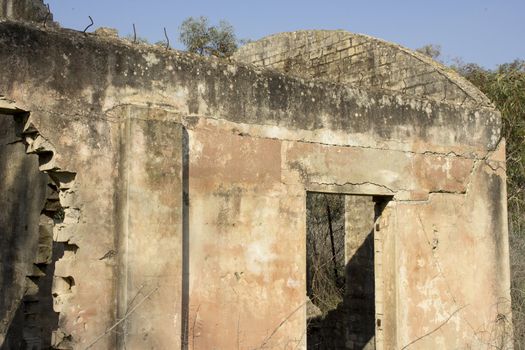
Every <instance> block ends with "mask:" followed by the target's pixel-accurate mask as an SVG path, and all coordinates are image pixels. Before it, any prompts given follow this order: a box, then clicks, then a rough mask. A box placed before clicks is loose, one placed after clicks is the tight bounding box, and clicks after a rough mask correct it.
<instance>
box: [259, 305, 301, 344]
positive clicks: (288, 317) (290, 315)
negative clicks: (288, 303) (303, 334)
mask: <svg viewBox="0 0 525 350" xmlns="http://www.w3.org/2000/svg"><path fill="white" fill-rule="evenodd" d="M307 302H308V300H307V301H305V302H304V303H302V304H301V305H299V306H298V307H297V308H296V309H295V310H293V311H292V312H291V313H290V314H289V315H288V316H286V318H285V319H284V320H282V321H281V323H279V325H278V326H277V327H275V329H274V330H273V332H272V333H271V334H270V335H269V336H268V337H266V339H265V340H264V341H263V342H262V344H261V345H260V346H259V347H258V348H257V349H262V348H264V347H265V346H266V344H268V342H269V341H270V339H271V338H272V337H273V336H274V335H275V333H277V331H278V330H279V329H280V328H281V327H282V326H283V324H285V323H286V321H288V320H289V319H290V317H292V315H293V314H295V313H296V312H297V311H299V310H300V309H301V308H302V307H303V306H304V305H306V303H307Z"/></svg>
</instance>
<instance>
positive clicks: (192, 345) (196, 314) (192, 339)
mask: <svg viewBox="0 0 525 350" xmlns="http://www.w3.org/2000/svg"><path fill="white" fill-rule="evenodd" d="M200 308H201V304H199V305H198V306H197V310H196V311H195V318H194V319H193V326H192V328H191V348H192V349H195V327H196V325H197V319H198V317H199V309H200Z"/></svg>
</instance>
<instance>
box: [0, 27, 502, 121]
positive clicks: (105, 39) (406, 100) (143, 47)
mask: <svg viewBox="0 0 525 350" xmlns="http://www.w3.org/2000/svg"><path fill="white" fill-rule="evenodd" d="M2 22H5V23H11V24H16V25H19V26H24V27H26V28H27V29H30V30H39V31H42V32H47V33H53V34H55V35H59V36H63V37H66V38H68V40H71V38H75V40H76V39H78V38H86V39H89V40H95V41H97V42H100V43H105V44H108V45H115V46H118V45H120V46H121V47H126V48H129V49H132V50H135V51H138V52H140V53H149V52H152V53H155V54H158V55H161V57H162V59H164V60H167V59H173V57H178V58H181V59H188V60H193V61H198V62H200V63H203V64H208V65H210V66H211V67H213V68H216V67H217V65H218V64H223V65H228V66H232V67H234V68H235V67H241V68H244V69H247V70H249V71H251V72H253V73H255V74H256V75H258V76H261V75H267V74H268V73H267V72H272V75H274V76H276V77H282V78H283V79H287V80H289V81H292V82H294V81H295V82H298V83H300V84H304V85H306V84H308V85H310V86H311V87H312V86H320V87H341V88H343V89H346V90H349V91H353V92H354V94H355V95H362V94H365V95H367V94H377V93H380V94H382V95H385V96H389V97H392V98H396V100H398V101H402V104H403V105H410V104H411V101H421V102H428V101H431V102H434V103H437V104H438V105H446V106H451V107H453V108H457V107H460V108H464V107H465V106H462V105H460V104H458V103H453V102H451V101H447V100H436V99H431V98H428V97H425V96H418V95H407V94H404V93H402V92H400V91H395V90H389V89H381V88H372V87H369V88H363V87H359V86H353V85H350V84H344V83H339V82H333V81H329V80H328V81H327V80H319V79H308V78H305V77H301V76H297V75H292V74H286V73H283V72H281V71H279V70H277V69H272V68H264V67H258V66H255V65H253V64H251V63H244V62H238V61H236V60H235V59H234V58H222V57H216V56H210V57H208V56H202V55H199V54H196V53H191V52H186V51H181V50H177V49H174V48H168V49H167V48H166V47H164V46H159V45H155V44H149V43H139V42H136V43H134V42H133V41H131V40H129V39H126V38H123V37H118V36H115V35H106V33H105V31H102V32H98V33H97V31H95V32H86V33H84V32H82V31H79V30H75V29H70V28H61V27H51V26H47V27H45V26H43V25H40V24H36V23H29V22H20V21H13V20H6V19H0V24H2ZM305 32H308V31H305ZM321 32H322V31H321ZM325 32H337V30H336V31H330V30H325ZM339 32H342V33H345V34H348V33H349V32H346V31H343V30H339ZM289 33H293V32H289ZM289 33H284V34H289ZM282 34H283V33H280V34H274V35H272V36H278V35H282ZM350 34H351V33H350ZM261 40H264V39H261ZM374 40H379V39H374ZM255 43H257V42H254V43H251V44H255ZM251 44H248V45H251ZM392 45H395V44H392ZM407 50H408V49H407ZM408 51H410V50H408ZM436 64H438V63H436ZM475 89H476V88H475ZM480 93H481V92H480ZM483 96H484V95H483ZM477 107H478V108H481V109H485V110H490V111H496V112H498V115H499V111H497V109H496V108H495V107H494V106H493V105H492V104H491V103H489V104H486V105H480V104H479V103H478V104H477Z"/></svg>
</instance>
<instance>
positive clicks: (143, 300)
mask: <svg viewBox="0 0 525 350" xmlns="http://www.w3.org/2000/svg"><path fill="white" fill-rule="evenodd" d="M158 289H159V287H156V288H154V289H153V290H152V291H151V292H149V293H148V294H146V296H144V298H142V300H141V301H140V302H138V303H137V305H135V306H134V307H133V308H132V309H131V310H129V311H128V312H126V314H125V315H124V317H122V318H121V319H120V320H118V321H117V322H115V323H114V324H113V326H111V327H109V328H108V329H106V331H105V332H104V333H102V334H101V335H99V336H98V337H97V338H96V339H95V340H93V341H92V342H91V343H90V344H89V345H88V346H86V348H85V349H84V350H88V349H91V348H92V347H93V346H94V345H95V344H96V343H97V342H98V341H99V340H100V339H102V338H104V337H105V336H106V335H107V334H108V333H110V332H111V331H112V330H113V329H115V328H117V326H118V325H119V324H121V323H122V322H124V321H125V320H126V319H127V318H128V317H129V316H131V314H133V313H134V312H135V310H137V309H138V307H139V306H140V305H142V303H144V302H145V301H146V300H147V299H149V297H150V296H151V295H152V294H153V293H155V292H156V291H157V290H158Z"/></svg>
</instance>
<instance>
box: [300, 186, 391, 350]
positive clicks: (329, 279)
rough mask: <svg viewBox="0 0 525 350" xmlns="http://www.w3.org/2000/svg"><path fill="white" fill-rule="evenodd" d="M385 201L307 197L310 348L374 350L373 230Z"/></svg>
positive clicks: (326, 195) (312, 194)
mask: <svg viewBox="0 0 525 350" xmlns="http://www.w3.org/2000/svg"><path fill="white" fill-rule="evenodd" d="M387 201H388V198H386V197H377V196H364V195H345V194H329V193H315V192H308V193H307V200H306V218H307V224H306V227H307V233H306V250H307V251H306V271H307V276H306V277H307V278H306V280H307V283H306V285H307V291H306V292H307V296H308V298H309V301H308V307H307V348H308V349H309V350H321V349H366V350H371V349H375V329H376V322H377V321H376V308H375V302H376V300H375V287H376V286H375V281H376V276H375V274H374V267H375V256H374V230H377V228H378V227H377V225H376V223H377V219H378V218H379V216H380V215H381V212H382V210H383V208H384V206H385V204H386V203H387ZM379 322H380V321H379Z"/></svg>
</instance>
